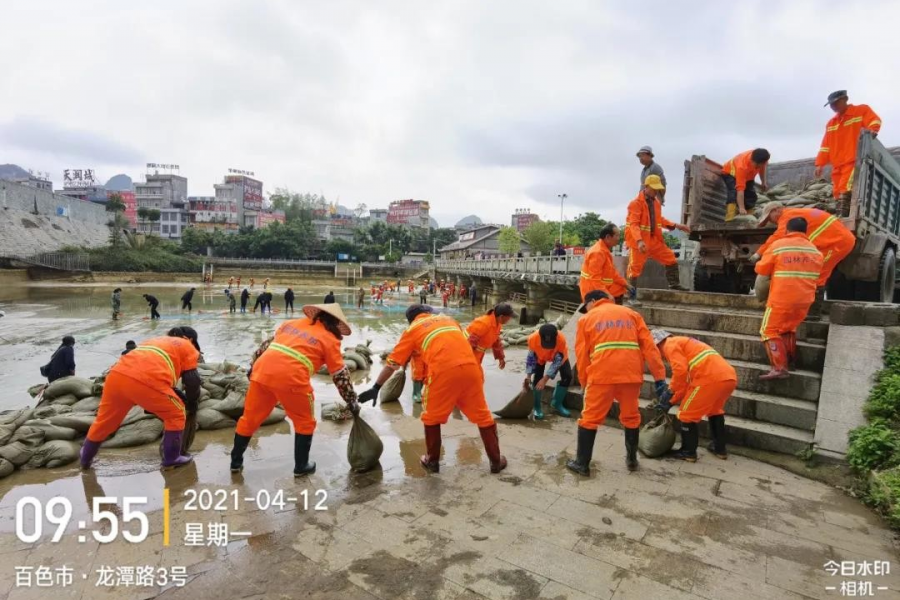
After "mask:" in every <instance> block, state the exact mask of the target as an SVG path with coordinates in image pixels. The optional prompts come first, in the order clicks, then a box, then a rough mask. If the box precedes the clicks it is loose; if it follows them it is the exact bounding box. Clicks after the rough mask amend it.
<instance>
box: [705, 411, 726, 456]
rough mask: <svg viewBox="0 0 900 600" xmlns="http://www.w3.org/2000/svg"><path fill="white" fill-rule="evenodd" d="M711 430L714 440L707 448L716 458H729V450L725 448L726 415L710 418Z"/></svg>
mask: <svg viewBox="0 0 900 600" xmlns="http://www.w3.org/2000/svg"><path fill="white" fill-rule="evenodd" d="M709 432H710V435H712V441H711V442H710V443H709V446H707V450H709V451H710V453H712V455H713V456H715V457H716V458H721V459H722V460H728V451H727V449H726V448H725V415H714V416H711V417H710V418H709Z"/></svg>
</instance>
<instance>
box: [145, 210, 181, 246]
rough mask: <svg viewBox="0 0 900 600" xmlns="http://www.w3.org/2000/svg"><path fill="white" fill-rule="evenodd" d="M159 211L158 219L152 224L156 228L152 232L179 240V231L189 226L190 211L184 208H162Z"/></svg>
mask: <svg viewBox="0 0 900 600" xmlns="http://www.w3.org/2000/svg"><path fill="white" fill-rule="evenodd" d="M159 213H160V214H159V221H158V222H157V223H153V224H152V225H153V228H154V229H156V231H153V233H156V234H158V235H159V237H162V238H167V239H170V240H180V239H181V233H182V232H183V231H184V230H185V229H187V228H188V227H190V213H188V211H187V210H186V209H184V208H163V209H160V211H159ZM157 228H158V229H157Z"/></svg>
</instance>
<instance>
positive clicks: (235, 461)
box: [231, 433, 250, 473]
mask: <svg viewBox="0 0 900 600" xmlns="http://www.w3.org/2000/svg"><path fill="white" fill-rule="evenodd" d="M249 444H250V436H247V435H241V434H239V433H235V434H234V447H233V448H232V449H231V472H232V473H240V472H241V471H243V470H244V452H245V451H246V450H247V446H248V445H249Z"/></svg>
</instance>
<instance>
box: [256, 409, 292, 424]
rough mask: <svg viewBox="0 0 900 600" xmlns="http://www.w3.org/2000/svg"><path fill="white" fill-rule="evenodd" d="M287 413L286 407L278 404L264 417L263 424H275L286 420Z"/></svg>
mask: <svg viewBox="0 0 900 600" xmlns="http://www.w3.org/2000/svg"><path fill="white" fill-rule="evenodd" d="M285 415H286V413H285V412H284V409H283V408H281V407H280V406H276V407H275V408H273V409H272V412H271V413H269V416H268V417H266V418H265V419H263V422H262V424H263V425H274V424H275V423H281V422H282V421H284V417H285Z"/></svg>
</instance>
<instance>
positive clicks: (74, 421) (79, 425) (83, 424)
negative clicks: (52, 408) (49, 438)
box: [47, 413, 97, 433]
mask: <svg viewBox="0 0 900 600" xmlns="http://www.w3.org/2000/svg"><path fill="white" fill-rule="evenodd" d="M96 418H97V417H96V416H94V415H89V414H86V413H79V414H76V415H72V414H66V415H57V416H55V417H49V418H48V419H47V420H48V421H50V422H51V423H52V424H54V425H56V426H58V427H68V428H69V429H74V430H75V431H77V432H78V433H87V432H88V429H90V428H91V425H93V424H94V419H96Z"/></svg>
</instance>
